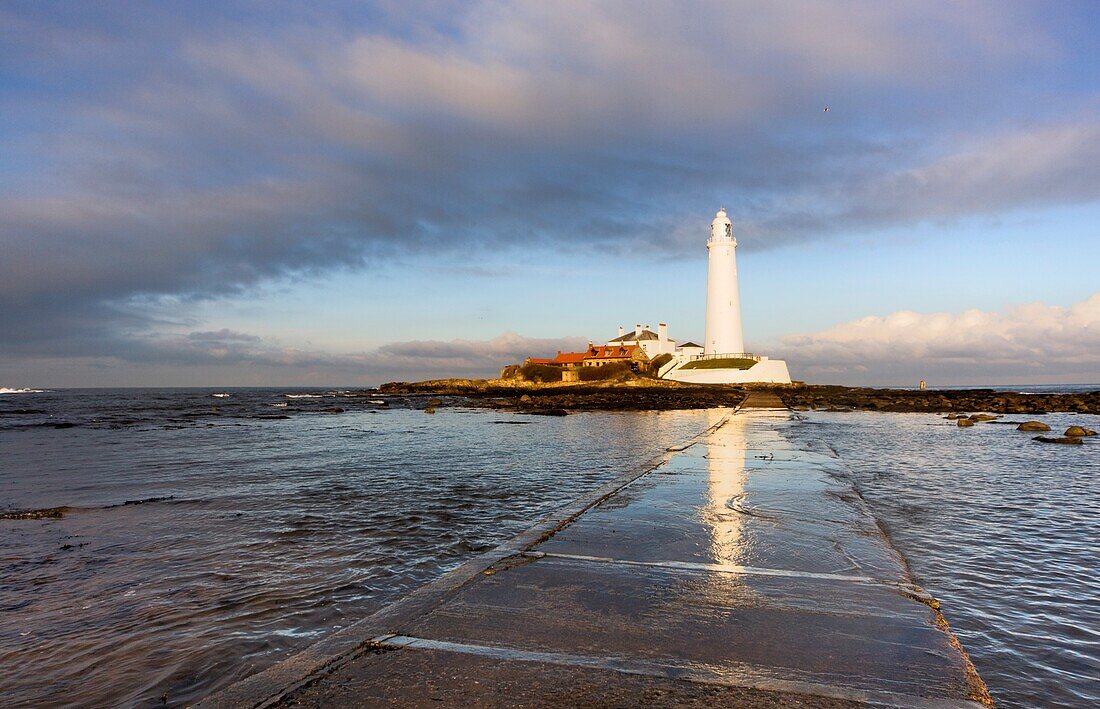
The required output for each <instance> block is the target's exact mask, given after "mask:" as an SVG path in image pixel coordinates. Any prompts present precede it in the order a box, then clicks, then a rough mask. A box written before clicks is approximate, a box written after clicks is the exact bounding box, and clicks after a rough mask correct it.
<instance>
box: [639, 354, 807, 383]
mask: <svg viewBox="0 0 1100 709" xmlns="http://www.w3.org/2000/svg"><path fill="white" fill-rule="evenodd" d="M688 361H690V360H682V361H676V360H674V361H673V362H669V364H670V365H671V364H673V363H675V366H674V367H669V369H667V370H665V368H663V367H662V370H663V371H662V372H661V374H660V377H661V378H662V379H671V380H672V381H674V382H685V383H688V384H751V383H754V382H755V383H762V384H790V383H791V374H790V372H788V371H787V363H786V362H785V361H783V360H781V359H765V360H761V361H759V362H757V363H756V364H754V365H753V366H751V367H749V368H748V369H681V367H682V366H683V365H684V364H687V362H688ZM667 366H668V365H666V367H667Z"/></svg>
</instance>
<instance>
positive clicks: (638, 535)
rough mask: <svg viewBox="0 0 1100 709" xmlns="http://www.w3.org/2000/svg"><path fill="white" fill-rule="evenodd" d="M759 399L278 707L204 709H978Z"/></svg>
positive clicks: (930, 631) (890, 572)
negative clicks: (292, 708)
mask: <svg viewBox="0 0 1100 709" xmlns="http://www.w3.org/2000/svg"><path fill="white" fill-rule="evenodd" d="M756 403H757V404H758V406H757V407H753V408H749V409H742V410H741V411H740V412H739V413H737V414H735V415H733V416H730V417H728V418H727V417H726V414H724V413H716V415H715V424H716V425H715V427H714V428H712V430H711V431H710V432H709V433H708V434H707V435H705V436H703V437H701V438H700V439H699V440H697V441H695V442H694V443H692V444H691V445H685V446H680V447H676V449H675V450H674V451H672V452H671V453H670V454H669V457H668V458H667V459H666V460H665V461H664V462H663V463H662V464H661V465H659V466H657V467H656V468H655V469H653V470H652V471H650V472H649V473H647V474H646V475H643V476H641V477H637V478H635V479H633V480H632V481H631V480H625V481H623V482H622V483H621V484H619V485H618V486H617V487H615V488H614V490H612V491H611V492H609V493H607V494H606V495H603V496H601V497H600V498H598V499H596V500H591V501H590V502H588V503H586V504H585V505H584V506H581V507H579V508H578V512H577V513H576V514H574V515H572V516H571V517H570V519H571V522H569V523H567V524H564V525H556V526H552V527H548V529H549V531H547V532H545V533H542V534H540V535H534V534H532V535H527V536H526V538H525V540H524V541H522V542H517V543H515V544H511V545H510V546H509V547H508V549H507V550H504V551H500V550H498V551H500V553H494V554H492V555H490V556H487V557H486V558H485V563H484V565H483V566H482V567H481V570H480V571H478V572H476V573H475V572H474V571H473V568H474V567H473V566H472V565H471V566H470V568H467V569H466V571H465V572H464V573H463V574H462V576H461V578H459V579H456V581H455V582H454V583H451V584H449V585H446V586H445V587H444V588H441V589H438V590H437V591H436V592H434V593H432V594H425V595H423V598H424V600H423V601H422V602H420V603H419V605H415V606H412V607H409V608H406V609H405V610H404V611H403V612H397V611H394V612H391V613H390V615H389V616H385V617H380V618H379V619H376V622H373V623H365V624H363V625H362V626H361V627H360V629H359V631H358V632H359V633H360V634H361V633H362V632H365V631H366V630H368V629H371V630H374V631H376V632H377V633H378V635H377V637H373V638H370V639H369V640H368V641H366V642H361V643H360V644H359V645H358V646H357V647H356V648H355V649H354V650H349V651H344V652H343V653H342V654H341V655H339V657H336V658H334V659H332V660H330V661H328V662H326V663H324V664H323V666H320V668H319V669H318V668H317V667H315V668H314V669H313V670H312V671H311V674H310V676H308V677H302V678H300V679H299V680H297V681H296V682H295V683H294V686H293V687H292V688H291V689H290V690H289V691H288V690H286V689H284V690H281V691H279V692H276V693H273V692H272V691H271V687H270V686H267V687H266V688H265V689H264V690H263V691H262V692H259V693H257V692H251V693H250V692H240V691H239V692H237V693H236V694H233V693H232V692H227V693H223V694H222V695H221V696H222V699H221V700H219V701H212V702H210V705H211V706H227V705H228V706H240V705H250V706H259V705H264V704H265V702H269V701H270V700H275V701H278V702H282V703H286V704H295V705H309V706H320V705H330V704H339V705H341V706H357V705H358V706H373V705H382V704H387V705H390V704H397V705H406V706H408V705H422V704H427V703H429V702H430V703H433V704H436V703H442V704H444V705H459V704H462V705H468V704H475V703H476V704H479V705H490V706H513V705H528V706H529V705H550V704H558V705H560V704H566V705H585V704H587V705H593V704H598V705H608V706H614V705H617V704H619V705H638V704H650V705H673V704H676V705H679V704H686V705H692V704H703V703H706V704H709V705H711V706H792V705H794V706H797V705H799V704H801V705H804V706H852V705H863V704H874V705H892V706H906V707H909V706H927V707H934V706H935V707H938V706H967V705H973V704H975V703H988V702H989V698H988V693H986V692H985V688H984V685H983V684H982V683H981V680H980V679H979V678H978V677H977V675H976V673H975V672H974V671H973V668H972V666H971V665H970V663H969V660H968V659H967V658H966V655H965V653H964V652H963V651H962V649H961V647H960V646H959V645H958V642H957V641H956V640H955V638H954V637H953V636H952V635H951V634H950V631H949V629H948V628H947V624H946V621H945V620H944V619H943V617H942V615H940V613H939V612H938V610H937V607H938V604H936V603H935V602H934V600H933V599H931V598H929V597H928V596H927V594H925V593H924V592H923V591H921V590H920V589H918V588H916V587H915V586H913V585H912V582H911V579H909V577H908V576H907V574H906V571H905V566H904V562H903V560H902V559H901V558H900V556H898V555H897V553H896V552H895V551H894V550H893V549H892V548H891V547H890V545H889V543H888V540H887V539H886V538H885V536H884V535H883V534H882V533H881V531H880V530H879V528H878V526H877V524H876V523H875V520H874V518H873V517H872V516H871V515H870V513H869V511H868V510H867V508H866V505H865V504H864V503H863V501H862V499H861V498H860V497H859V495H858V494H857V493H856V491H855V490H854V489H853V487H852V485H851V483H850V482H849V480H848V478H847V477H846V475H845V472H844V471H845V468H844V465H843V461H840V460H839V459H837V458H836V456H835V455H833V454H831V452H829V451H828V450H827V449H815V450H806V449H805V448H803V447H800V446H797V445H795V444H793V443H791V441H789V440H788V439H786V438H785V437H784V436H783V435H782V432H783V430H785V428H786V427H787V426H790V425H798V421H797V418H796V417H793V416H792V414H790V413H789V412H787V411H785V410H779V409H770V408H766V407H768V406H772V405H773V404H774V402H771V401H759V400H758V401H757V402H756ZM581 510H583V514H579V512H580V511H581ZM577 514H579V516H576V515H577ZM544 526H546V525H544ZM506 552H510V553H506ZM399 605H400V604H399ZM406 605H407V604H406ZM290 674H293V673H292V672H290V670H287V671H285V672H283V673H281V674H280V673H279V672H273V673H272V676H276V677H284V678H285V677H286V676H288V675H290ZM231 689H232V688H231ZM227 697H228V698H229V699H228V700H226V698H227Z"/></svg>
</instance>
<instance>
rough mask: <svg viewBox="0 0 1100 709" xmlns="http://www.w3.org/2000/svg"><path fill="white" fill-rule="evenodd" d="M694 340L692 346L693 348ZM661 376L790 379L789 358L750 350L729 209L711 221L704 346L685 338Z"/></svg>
mask: <svg viewBox="0 0 1100 709" xmlns="http://www.w3.org/2000/svg"><path fill="white" fill-rule="evenodd" d="M689 345H690V347H689ZM658 376H659V377H661V378H663V379H672V380H673V381H677V382H687V383H690V384H748V383H755V382H762V383H769V384H790V383H791V374H790V372H788V371H787V363H786V362H784V361H783V360H781V359H771V358H770V357H767V356H765V355H761V354H749V353H747V352H745V340H744V337H743V334H742V332H741V294H740V293H739V292H738V288H737V239H735V238H733V224H732V223H731V222H730V218H729V217H728V216H726V210H725V209H719V210H718V214H716V215H715V216H714V220H713V221H711V223H710V239H708V240H707V323H706V334H705V336H704V338H703V346H702V347H699V346H698V345H695V344H693V343H690V342H689V343H684V344H683V345H680V346H679V347H676V348H675V350H674V353H673V355H672V360H671V361H669V362H667V363H666V364H664V365H662V366H661V368H660V370H659V371H658Z"/></svg>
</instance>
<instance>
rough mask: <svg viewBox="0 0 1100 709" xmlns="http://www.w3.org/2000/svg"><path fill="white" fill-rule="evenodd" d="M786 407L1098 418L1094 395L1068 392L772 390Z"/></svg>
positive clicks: (1099, 395)
mask: <svg viewBox="0 0 1100 709" xmlns="http://www.w3.org/2000/svg"><path fill="white" fill-rule="evenodd" d="M776 393H777V394H778V395H779V396H780V398H782V399H783V403H784V404H786V405H787V406H789V407H791V408H792V409H807V410H810V409H813V410H825V411H828V410H830V409H853V410H861V411H889V412H924V413H953V412H954V413H957V412H975V411H988V412H992V413H996V414H1042V413H1054V412H1072V413H1080V414H1100V391H1092V392H1087V393H1074V394H1019V393H1016V392H1005V391H994V390H993V389H943V390H932V391H930V390H925V391H917V390H912V389H868V388H863V387H842V386H812V385H803V386H792V387H785V388H783V389H780V390H777V391H776Z"/></svg>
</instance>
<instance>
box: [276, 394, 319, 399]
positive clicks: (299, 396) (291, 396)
mask: <svg viewBox="0 0 1100 709" xmlns="http://www.w3.org/2000/svg"><path fill="white" fill-rule="evenodd" d="M285 396H286V398H288V399H323V398H325V397H324V394H286V395H285Z"/></svg>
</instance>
